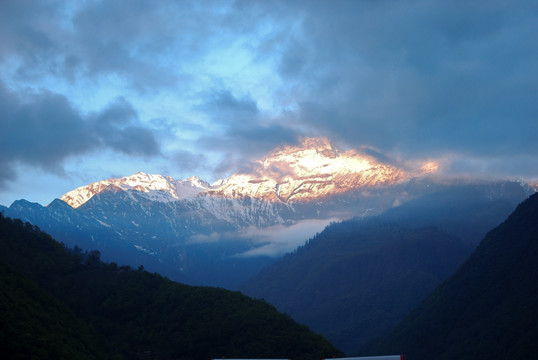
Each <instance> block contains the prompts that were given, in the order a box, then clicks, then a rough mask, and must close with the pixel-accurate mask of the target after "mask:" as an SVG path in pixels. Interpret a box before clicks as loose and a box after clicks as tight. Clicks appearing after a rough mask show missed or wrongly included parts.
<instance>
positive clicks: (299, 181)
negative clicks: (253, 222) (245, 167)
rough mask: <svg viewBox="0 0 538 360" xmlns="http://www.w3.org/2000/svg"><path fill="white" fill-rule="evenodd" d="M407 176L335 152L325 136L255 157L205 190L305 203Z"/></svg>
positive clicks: (360, 156) (352, 153)
mask: <svg viewBox="0 0 538 360" xmlns="http://www.w3.org/2000/svg"><path fill="white" fill-rule="evenodd" d="M410 176H411V174H408V173H406V172H405V171H403V170H401V169H398V168H396V167H394V166H392V165H389V164H384V163H381V162H378V161H377V160H376V159H374V158H373V157H371V156H368V155H365V154H360V153H358V152H356V151H354V150H351V151H346V152H344V153H341V152H340V151H339V150H338V149H337V148H336V147H334V146H333V145H331V143H330V142H329V140H327V139H326V138H324V137H320V138H303V139H301V142H300V144H299V145H298V146H284V147H281V148H278V149H276V150H274V151H273V152H271V153H270V154H269V155H268V156H267V157H266V158H265V159H262V160H259V161H257V162H256V163H255V164H254V166H253V169H252V171H251V172H250V173H248V174H234V175H233V176H231V177H230V178H228V179H226V180H225V181H224V182H222V183H221V184H220V186H219V187H217V188H215V187H214V188H213V189H212V190H209V191H208V194H211V195H219V196H223V197H243V196H250V197H254V198H263V199H265V200H270V201H281V202H290V201H311V200H314V199H317V198H320V197H325V196H329V195H335V194H340V193H344V192H347V191H351V190H356V189H359V188H362V187H372V186H383V185H393V184H396V183H399V182H401V181H404V180H406V179H408V178H409V177H410Z"/></svg>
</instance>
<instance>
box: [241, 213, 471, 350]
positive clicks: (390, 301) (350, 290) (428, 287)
mask: <svg viewBox="0 0 538 360" xmlns="http://www.w3.org/2000/svg"><path fill="white" fill-rule="evenodd" d="M470 251H471V247H470V245H466V244H464V243H463V242H461V241H460V240H458V239H457V238H455V237H454V236H452V235H449V234H447V233H445V232H443V231H441V230H439V229H437V228H432V227H430V228H420V229H409V228H406V227H403V226H401V225H398V224H395V223H388V222H384V221H382V220H379V219H373V220H363V221H360V220H351V221H346V222H343V223H337V224H333V225H331V226H329V227H327V228H326V229H325V230H324V231H323V232H321V233H320V234H319V235H317V236H316V237H314V238H313V239H311V240H310V241H309V242H308V243H307V244H306V245H305V246H304V247H302V248H299V249H298V250H297V251H296V252H295V253H293V254H290V255H287V256H285V257H284V258H283V259H282V260H280V261H278V262H276V263H274V264H272V265H271V266H269V267H268V268H266V269H264V270H263V271H262V272H260V274H258V275H257V276H255V277H254V278H253V279H251V280H250V281H248V282H247V283H246V284H244V286H242V287H241V290H242V291H243V292H245V293H246V294H248V295H251V296H254V297H257V298H264V299H265V300H267V301H268V302H270V303H272V304H274V305H275V306H276V307H277V308H278V309H279V310H280V311H283V312H286V313H289V314H290V315H291V316H292V317H293V318H294V319H296V320H297V321H299V322H302V323H305V324H307V325H308V326H309V327H311V328H312V329H314V330H315V331H318V332H320V333H323V334H324V335H325V336H327V338H328V339H329V340H330V341H331V342H333V343H334V344H336V345H337V346H338V347H340V348H342V349H343V350H344V351H346V352H350V351H353V350H356V349H358V348H359V346H360V345H362V344H364V343H365V342H367V341H368V340H371V339H372V338H373V337H375V336H379V335H380V334H383V333H384V332H386V331H388V330H389V329H390V328H391V327H392V326H394V325H396V324H397V322H398V321H400V320H401V319H402V318H403V317H404V316H405V315H406V314H407V312H409V311H410V310H411V309H412V308H413V307H414V306H416V305H417V304H418V303H419V302H420V301H421V300H422V299H423V298H424V297H426V296H427V295H428V294H429V293H430V292H431V291H432V290H433V288H434V287H435V286H436V285H437V284H438V283H439V282H441V281H442V280H443V279H445V278H446V277H447V276H449V275H450V274H451V273H452V272H453V271H454V270H455V269H456V267H457V266H458V265H459V264H460V263H461V262H462V261H463V260H464V259H465V257H466V256H467V254H469V253H470Z"/></svg>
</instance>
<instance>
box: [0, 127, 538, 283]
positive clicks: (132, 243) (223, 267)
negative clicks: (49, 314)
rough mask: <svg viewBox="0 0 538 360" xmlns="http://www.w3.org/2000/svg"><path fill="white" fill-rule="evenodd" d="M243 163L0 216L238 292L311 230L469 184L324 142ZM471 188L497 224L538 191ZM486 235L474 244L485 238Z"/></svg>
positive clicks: (116, 257) (103, 186)
mask: <svg viewBox="0 0 538 360" xmlns="http://www.w3.org/2000/svg"><path fill="white" fill-rule="evenodd" d="M245 167H246V168H249V170H248V171H246V170H245V171H244V172H243V173H238V174H234V175H232V176H231V177H229V178H227V179H224V180H220V181H218V182H216V183H215V184H212V185H210V184H208V183H207V182H205V181H203V180H201V179H199V178H196V177H191V178H189V179H186V180H175V179H172V178H170V177H166V176H162V175H149V174H144V173H137V174H134V175H131V176H127V177H124V178H119V179H108V180H103V181H98V182H95V183H92V184H89V185H87V186H83V187H80V188H78V189H75V190H73V191H70V192H68V193H66V194H64V195H63V196H61V197H60V199H56V200H54V201H53V202H52V203H50V204H49V205H48V206H46V207H43V206H41V205H39V204H35V203H30V202H28V201H26V200H19V201H16V202H14V203H13V204H12V205H11V206H10V207H9V208H2V209H0V210H1V211H3V212H4V213H5V214H6V215H7V216H10V217H14V218H21V219H23V220H25V221H29V222H31V223H32V224H35V225H38V226H40V227H41V228H42V229H43V230H45V231H47V232H48V233H50V234H51V235H53V236H54V237H55V238H57V239H58V240H60V241H62V242H64V243H65V244H67V245H69V246H71V247H73V246H75V245H76V246H79V247H81V248H84V249H97V250H99V251H101V253H102V257H103V259H104V260H107V261H115V262H119V263H126V264H130V265H132V266H138V265H140V264H142V265H144V266H145V267H146V268H147V269H149V270H152V271H158V272H160V273H162V274H165V275H167V276H169V277H170V278H172V279H175V280H179V281H182V282H186V283H190V284H203V285H215V286H223V287H228V288H235V287H237V286H238V284H239V283H241V282H243V281H245V280H247V279H248V278H249V277H250V276H252V275H254V274H255V273H256V272H257V271H259V270H260V269H261V268H263V267H264V266H265V265H267V264H269V263H271V262H273V261H274V260H275V258H276V257H278V256H281V255H283V254H284V253H286V252H287V251H292V250H293V249H294V248H295V247H296V246H297V245H300V244H302V243H304V241H305V240H306V239H307V238H308V237H310V236H312V235H313V233H314V232H315V231H317V230H316V228H314V227H313V226H310V225H311V224H316V226H317V229H319V230H321V229H322V228H323V225H324V224H328V223H329V221H335V220H343V219H348V218H352V217H364V216H370V215H375V214H380V213H382V212H383V211H385V210H387V209H391V208H395V209H397V207H398V205H401V204H405V203H407V202H409V201H410V200H413V199H419V198H422V197H424V196H434V197H435V195H434V194H436V193H439V192H442V191H448V190H449V189H451V188H452V187H454V186H460V185H462V182H461V181H458V180H453V181H449V182H447V181H445V180H443V181H439V180H436V177H435V171H436V169H437V168H436V164H435V163H432V162H426V163H424V164H420V165H419V166H418V167H417V168H416V169H410V170H409V169H403V168H398V167H396V166H394V165H391V164H388V163H386V162H383V161H380V160H378V159H376V158H374V157H373V156H370V155H367V154H364V153H360V152H357V151H346V152H343V153H342V152H340V151H339V150H338V149H337V148H336V147H334V146H333V145H331V143H330V142H329V141H328V140H327V139H325V138H316V139H312V138H305V139H302V141H301V143H300V144H299V145H297V146H283V147H280V148H277V149H275V150H274V151H272V152H271V153H269V154H268V155H267V156H266V157H265V158H264V159H261V160H259V161H257V162H255V163H253V164H250V165H248V166H245ZM467 185H469V186H471V188H472V187H475V188H476V189H477V190H476V191H477V193H478V195H477V197H479V198H480V199H481V201H482V200H483V202H482V203H481V205H480V206H481V208H482V209H483V210H484V214H485V213H487V211H486V209H490V213H489V214H488V215H489V216H490V217H491V219H499V218H502V216H506V215H507V211H511V209H513V207H515V205H516V204H517V203H519V202H520V201H521V200H523V199H524V198H525V197H527V196H528V195H529V194H530V193H532V192H533V190H532V189H531V188H530V187H529V185H527V184H524V183H521V182H513V181H505V182H472V183H470V184H467ZM470 192H471V193H472V192H474V190H472V189H471V190H470ZM454 201H456V200H454ZM484 206H485V208H484ZM507 208H508V210H507ZM497 210H498V211H497ZM305 228H306V229H309V230H306V232H305V230H304V229H305ZM299 229H301V231H298V230H299ZM483 231H486V230H485V229H479V230H478V231H477V233H476V234H473V235H472V236H470V238H469V239H467V240H469V241H471V242H473V241H474V242H478V241H479V239H480V236H482V235H483V233H482V232H483ZM283 232H287V233H289V234H290V236H288V238H287V240H283V236H281V234H282V233H283Z"/></svg>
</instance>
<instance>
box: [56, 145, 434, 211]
mask: <svg viewBox="0 0 538 360" xmlns="http://www.w3.org/2000/svg"><path fill="white" fill-rule="evenodd" d="M251 167H252V171H250V172H248V173H237V174H234V175H232V176H230V177H229V178H227V179H224V180H221V181H218V182H217V183H215V184H213V185H212V186H211V185H209V184H208V183H207V182H205V181H203V180H201V179H199V178H197V177H194V176H193V177H191V178H189V179H186V180H175V179H172V178H171V177H169V176H162V175H149V174H145V173H142V172H139V173H136V174H134V175H131V176H127V177H123V178H120V179H108V180H103V181H98V182H95V183H92V184H89V185H86V186H82V187H79V188H78V189H75V190H73V191H70V192H68V193H66V194H65V195H63V196H62V197H61V198H60V199H61V200H63V201H65V202H66V203H68V204H69V205H70V206H71V207H73V208H78V207H80V206H81V205H82V204H84V203H85V202H87V201H88V200H89V199H91V198H92V197H93V196H95V195H96V194H99V193H101V192H103V191H127V192H132V191H136V192H140V193H141V195H142V196H143V197H145V198H147V199H149V200H152V201H161V202H169V201H178V200H184V199H193V198H196V197H197V196H199V195H200V196H217V197H224V198H228V199H230V198H244V197H250V198H252V199H261V200H265V201H270V202H281V203H290V202H308V201H313V200H319V199H320V198H324V197H327V196H332V195H337V194H342V193H346V192H349V191H353V190H357V189H360V188H375V187H382V186H392V185H395V184H399V183H401V182H403V181H405V180H409V179H410V178H412V177H415V176H417V175H424V174H426V173H430V172H435V170H436V169H437V168H436V166H435V164H432V163H429V164H426V165H425V166H423V167H422V168H420V169H419V170H418V171H414V172H406V171H404V170H402V169H399V168H397V167H395V166H392V165H390V164H385V163H382V162H380V161H378V160H376V159H374V158H373V157H372V156H368V155H366V154H361V153H358V152H357V151H355V150H350V151H346V152H344V153H341V152H340V151H339V150H338V149H337V148H336V147H334V146H333V145H332V144H331V143H330V142H329V140H328V139H327V138H324V137H320V138H303V139H302V140H301V143H300V144H299V145H298V146H283V147H281V148H278V149H275V150H274V151H272V152H271V153H269V154H268V155H267V156H266V157H265V158H264V159H261V160H258V161H256V162H255V163H254V164H252V166H251Z"/></svg>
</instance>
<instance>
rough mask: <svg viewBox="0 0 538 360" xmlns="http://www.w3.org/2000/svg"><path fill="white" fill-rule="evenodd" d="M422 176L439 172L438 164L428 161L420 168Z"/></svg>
mask: <svg viewBox="0 0 538 360" xmlns="http://www.w3.org/2000/svg"><path fill="white" fill-rule="evenodd" d="M420 170H421V171H422V173H423V174H431V173H434V172H437V170H439V163H438V162H437V161H433V160H432V161H428V162H426V163H424V165H422V166H421V167H420Z"/></svg>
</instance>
